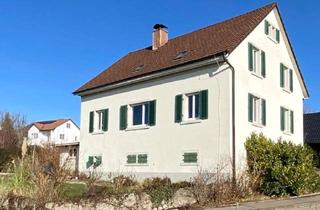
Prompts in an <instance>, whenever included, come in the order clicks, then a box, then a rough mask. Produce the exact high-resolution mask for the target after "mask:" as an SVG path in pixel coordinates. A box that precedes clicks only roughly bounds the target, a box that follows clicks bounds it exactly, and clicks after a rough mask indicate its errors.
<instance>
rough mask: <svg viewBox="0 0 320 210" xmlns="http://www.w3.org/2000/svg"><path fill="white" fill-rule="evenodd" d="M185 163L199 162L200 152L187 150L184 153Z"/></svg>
mask: <svg viewBox="0 0 320 210" xmlns="http://www.w3.org/2000/svg"><path fill="white" fill-rule="evenodd" d="M183 163H186V164H190V163H198V153H197V152H185V153H184V154H183Z"/></svg>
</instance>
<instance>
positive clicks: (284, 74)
mask: <svg viewBox="0 0 320 210" xmlns="http://www.w3.org/2000/svg"><path fill="white" fill-rule="evenodd" d="M280 86H281V87H282V88H283V89H284V90H286V91H290V92H292V91H293V71H292V69H289V68H288V67H287V66H285V65H284V64H282V63H281V64H280Z"/></svg>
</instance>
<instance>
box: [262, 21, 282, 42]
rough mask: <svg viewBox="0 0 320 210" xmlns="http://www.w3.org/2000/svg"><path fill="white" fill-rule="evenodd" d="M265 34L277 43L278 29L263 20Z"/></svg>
mask: <svg viewBox="0 0 320 210" xmlns="http://www.w3.org/2000/svg"><path fill="white" fill-rule="evenodd" d="M264 30H265V34H266V35H268V37H269V38H271V39H272V40H273V41H275V42H277V43H279V42H280V31H279V29H277V28H276V27H275V26H273V25H272V24H271V23H270V22H268V21H265V29H264Z"/></svg>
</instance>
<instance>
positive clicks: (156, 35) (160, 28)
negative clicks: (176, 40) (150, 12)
mask: <svg viewBox="0 0 320 210" xmlns="http://www.w3.org/2000/svg"><path fill="white" fill-rule="evenodd" d="M153 29H154V30H153V33H152V50H157V49H159V48H160V47H162V46H163V45H165V44H166V43H167V42H168V30H167V29H168V28H167V27H166V26H165V25H162V24H155V25H154V26H153Z"/></svg>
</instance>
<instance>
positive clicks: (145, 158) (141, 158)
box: [138, 154, 148, 164]
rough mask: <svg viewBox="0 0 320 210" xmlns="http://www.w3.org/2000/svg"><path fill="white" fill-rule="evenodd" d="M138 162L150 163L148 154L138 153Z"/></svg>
mask: <svg viewBox="0 0 320 210" xmlns="http://www.w3.org/2000/svg"><path fill="white" fill-rule="evenodd" d="M138 163H139V164H146V163H148V155H147V154H139V155H138Z"/></svg>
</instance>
